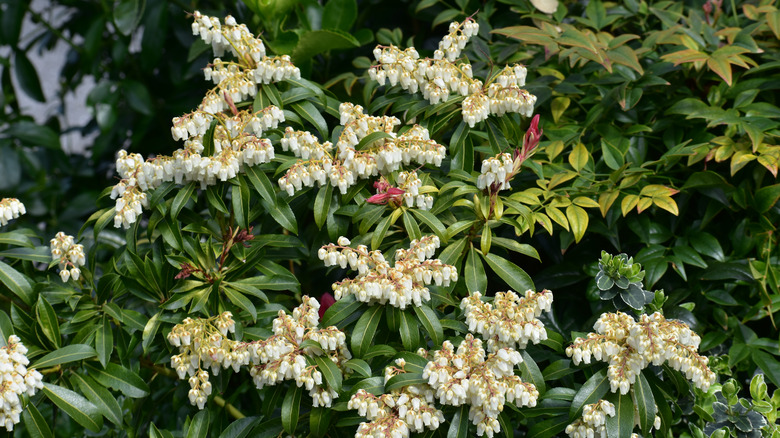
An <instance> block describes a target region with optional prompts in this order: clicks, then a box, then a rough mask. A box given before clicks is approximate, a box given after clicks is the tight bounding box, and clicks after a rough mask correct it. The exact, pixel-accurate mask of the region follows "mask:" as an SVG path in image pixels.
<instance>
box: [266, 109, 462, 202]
mask: <svg viewBox="0 0 780 438" xmlns="http://www.w3.org/2000/svg"><path fill="white" fill-rule="evenodd" d="M339 112H340V114H341V124H342V125H343V126H344V129H343V130H342V131H341V134H340V135H339V139H338V141H337V143H336V146H335V147H334V145H333V144H332V143H331V142H328V141H326V142H323V143H320V142H319V140H317V138H316V137H314V136H313V135H312V134H311V133H309V132H303V131H295V130H293V129H292V128H289V127H288V128H287V130H286V131H285V133H284V138H282V140H281V145H282V149H283V150H285V151H288V150H289V151H290V152H292V153H293V154H295V156H296V157H299V158H300V160H298V162H296V163H295V164H293V165H292V166H291V167H290V169H288V170H287V173H285V174H284V175H283V176H282V177H281V178H279V186H280V187H281V188H282V190H285V191H286V192H287V193H288V194H290V195H291V196H292V195H293V194H294V193H295V192H296V191H298V190H301V189H302V188H303V187H313V186H314V184H315V183H316V184H317V185H318V186H322V185H325V184H327V183H330V185H332V186H333V187H337V188H338V189H339V191H340V192H341V193H342V194H344V193H347V189H348V188H349V187H351V186H352V185H354V184H355V183H356V182H357V180H358V179H367V178H370V177H372V176H376V175H378V174H380V173H381V174H388V173H390V172H394V171H396V170H398V169H400V167H401V166H402V165H409V164H410V163H412V162H415V163H418V164H420V165H425V164H433V165H434V166H437V167H438V166H441V163H442V160H443V159H444V156H445V155H446V153H447V148H446V147H444V146H442V145H440V144H438V143H436V142H435V141H434V140H431V138H430V135H429V133H428V130H427V129H425V128H423V127H422V126H419V125H414V126H412V127H411V128H410V129H409V130H407V131H406V132H404V133H403V134H396V133H395V132H394V129H395V127H396V126H398V125H399V124H400V123H401V122H400V121H399V120H398V119H397V118H395V117H390V116H385V117H373V116H369V115H366V114H364V113H363V107H361V106H360V105H353V104H351V103H342V104H341V105H340V106H339ZM376 132H380V133H384V134H386V136H385V137H383V138H379V139H377V140H375V141H373V142H371V143H370V144H367V145H365V147H361V148H360V150H358V149H356V147H357V146H358V144H359V143H360V141H361V140H363V139H364V138H366V137H367V136H368V135H369V134H373V133H376ZM431 202H432V200H431Z"/></svg>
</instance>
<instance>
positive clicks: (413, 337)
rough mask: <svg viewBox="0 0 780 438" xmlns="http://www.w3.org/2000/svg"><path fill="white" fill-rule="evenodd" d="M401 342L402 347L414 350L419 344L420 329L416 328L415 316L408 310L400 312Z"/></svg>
mask: <svg viewBox="0 0 780 438" xmlns="http://www.w3.org/2000/svg"><path fill="white" fill-rule="evenodd" d="M400 329H401V342H402V343H403V344H404V349H406V350H407V351H414V350H415V349H416V348H417V346H418V345H420V330H419V329H418V328H417V318H415V317H414V316H413V315H412V314H411V313H410V312H409V310H404V311H402V312H401V327H400Z"/></svg>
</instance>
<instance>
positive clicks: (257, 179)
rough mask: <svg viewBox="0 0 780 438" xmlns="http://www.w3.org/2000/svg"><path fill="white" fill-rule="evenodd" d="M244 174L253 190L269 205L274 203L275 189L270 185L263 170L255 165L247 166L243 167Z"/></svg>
mask: <svg viewBox="0 0 780 438" xmlns="http://www.w3.org/2000/svg"><path fill="white" fill-rule="evenodd" d="M245 172H246V176H247V177H248V178H249V182H251V183H252V186H253V187H254V188H255V191H257V193H259V194H260V196H261V197H262V198H263V199H264V200H265V202H267V203H268V204H270V205H274V204H276V191H275V190H274V187H273V186H272V185H271V180H269V179H268V176H266V174H265V172H263V171H262V170H260V169H259V168H257V167H247V168H246V169H245Z"/></svg>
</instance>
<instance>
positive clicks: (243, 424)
mask: <svg viewBox="0 0 780 438" xmlns="http://www.w3.org/2000/svg"><path fill="white" fill-rule="evenodd" d="M262 418H263V417H244V418H242V419H240V420H236V421H234V422H232V423H230V424H229V425H228V427H226V428H225V430H223V431H222V433H221V434H220V435H219V438H244V437H245V436H247V435H249V432H251V431H252V429H254V428H255V426H257V424H258V423H259V422H260V420H261V419H262Z"/></svg>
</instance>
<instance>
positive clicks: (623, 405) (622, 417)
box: [605, 394, 634, 438]
mask: <svg viewBox="0 0 780 438" xmlns="http://www.w3.org/2000/svg"><path fill="white" fill-rule="evenodd" d="M608 398H609V399H612V403H613V404H614V405H615V416H614V417H610V416H607V422H606V424H605V426H606V428H607V438H625V437H629V436H631V432H632V431H633V430H634V403H633V401H632V400H631V395H630V394H625V395H623V394H611V396H610V397H608Z"/></svg>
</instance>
